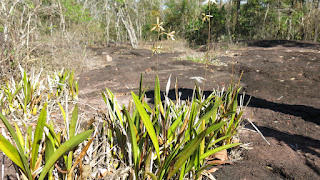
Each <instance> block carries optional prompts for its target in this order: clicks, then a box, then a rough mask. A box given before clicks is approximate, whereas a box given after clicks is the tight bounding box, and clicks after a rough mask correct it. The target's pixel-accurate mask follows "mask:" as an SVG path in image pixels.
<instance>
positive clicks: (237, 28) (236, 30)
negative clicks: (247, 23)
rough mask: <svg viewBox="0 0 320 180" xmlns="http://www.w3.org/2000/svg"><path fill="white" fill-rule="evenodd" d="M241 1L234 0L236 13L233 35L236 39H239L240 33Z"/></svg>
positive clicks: (234, 14)
mask: <svg viewBox="0 0 320 180" xmlns="http://www.w3.org/2000/svg"><path fill="white" fill-rule="evenodd" d="M240 1H241V0H234V6H235V7H234V13H233V35H234V37H235V40H236V41H237V40H238V35H239V33H240V24H239V15H240Z"/></svg>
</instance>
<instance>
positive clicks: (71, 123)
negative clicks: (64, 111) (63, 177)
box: [67, 104, 78, 170]
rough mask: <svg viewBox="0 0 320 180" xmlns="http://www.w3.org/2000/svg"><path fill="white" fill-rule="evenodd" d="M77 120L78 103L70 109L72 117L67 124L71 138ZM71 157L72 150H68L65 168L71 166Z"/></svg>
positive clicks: (74, 132)
mask: <svg viewBox="0 0 320 180" xmlns="http://www.w3.org/2000/svg"><path fill="white" fill-rule="evenodd" d="M77 121H78V105H77V104H76V105H75V107H74V109H73V111H72V117H71V122H70V126H69V138H72V137H73V136H74V135H75V134H76V126H77ZM72 158H73V151H70V152H69V154H68V161H67V170H70V168H71V166H72Z"/></svg>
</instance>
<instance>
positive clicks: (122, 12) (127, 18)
mask: <svg viewBox="0 0 320 180" xmlns="http://www.w3.org/2000/svg"><path fill="white" fill-rule="evenodd" d="M118 16H119V18H120V19H121V21H122V23H123V24H124V26H125V28H126V30H127V33H128V35H129V39H130V43H131V45H132V47H133V48H135V49H136V48H138V39H137V36H136V32H135V30H134V28H133V25H132V21H131V19H130V16H129V14H128V13H125V10H124V9H123V8H122V7H119V10H118Z"/></svg>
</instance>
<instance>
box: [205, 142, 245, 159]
mask: <svg viewBox="0 0 320 180" xmlns="http://www.w3.org/2000/svg"><path fill="white" fill-rule="evenodd" d="M240 144H241V143H234V144H227V145H224V146H220V147H217V148H215V149H212V150H209V151H207V152H205V153H204V154H202V155H201V156H200V160H202V159H204V158H206V157H208V156H210V155H212V154H214V153H217V152H219V151H222V150H224V149H230V148H233V147H235V146H239V145H240Z"/></svg>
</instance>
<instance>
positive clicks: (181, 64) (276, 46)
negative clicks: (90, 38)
mask: <svg viewBox="0 0 320 180" xmlns="http://www.w3.org/2000/svg"><path fill="white" fill-rule="evenodd" d="M247 44H248V46H246V47H245V48H239V49H237V50H233V51H230V50H229V51H226V53H225V54H223V55H220V56H219V57H215V59H214V60H219V61H220V62H222V63H226V64H227V65H228V66H214V65H209V66H208V71H207V80H206V86H205V91H208V92H210V91H212V89H213V88H220V89H221V88H222V87H223V86H227V85H228V84H229V83H230V77H231V74H232V71H233V72H234V73H233V74H234V79H236V80H237V79H238V78H239V76H240V74H241V72H242V71H243V72H244V74H243V77H242V79H241V85H242V86H243V92H245V94H246V99H247V100H248V99H249V97H251V101H250V103H249V106H248V107H247V109H246V113H245V117H246V118H250V119H251V121H253V122H254V124H255V125H256V126H257V127H258V128H259V129H260V131H261V132H262V133H263V135H264V136H265V137H266V139H267V140H268V141H269V142H270V145H268V144H267V143H266V142H265V141H264V140H263V139H262V137H261V136H260V135H259V134H258V133H257V132H254V131H250V130H246V129H250V127H247V128H246V129H245V130H242V131H241V133H240V135H241V141H242V142H243V143H251V147H252V148H253V149H252V150H244V151H243V153H242V155H241V156H242V158H243V159H242V160H240V161H237V162H235V163H233V164H232V165H220V166H218V168H219V170H218V171H216V172H214V173H213V175H214V176H215V177H216V178H217V179H320V94H319V93H320V44H316V43H309V42H297V41H255V42H249V43H247ZM95 51H96V53H97V56H101V58H103V57H102V56H103V54H108V55H110V56H111V57H112V58H113V60H112V62H110V63H108V64H107V65H106V66H105V67H102V68H100V69H95V70H92V71H89V72H84V73H82V74H81V75H80V77H79V79H80V89H81V90H82V95H81V98H82V101H83V102H85V103H89V104H91V105H93V106H98V107H100V108H103V102H102V98H101V97H100V93H101V91H103V90H104V89H105V88H106V87H107V88H109V89H111V90H112V91H113V92H115V93H116V95H117V97H118V98H119V99H120V102H121V103H123V104H125V105H127V104H128V100H130V91H137V90H138V87H139V80H140V74H141V73H142V74H143V77H144V84H145V85H147V84H148V83H150V86H149V89H150V92H149V93H147V94H148V96H149V98H151V96H152V93H151V92H152V88H153V82H154V78H155V76H156V74H157V73H158V75H159V78H160V82H161V85H162V88H165V85H166V82H167V80H168V77H169V76H170V75H171V82H172V83H171V87H172V89H173V88H174V82H175V79H177V80H178V85H179V88H180V89H179V90H180V91H181V92H182V94H183V98H185V99H186V98H187V97H188V96H190V95H191V93H192V90H193V88H194V83H195V81H194V80H193V77H204V72H205V65H204V64H201V63H194V62H191V61H181V60H178V56H179V54H177V53H170V54H167V53H163V54H160V55H159V59H158V62H159V65H158V72H157V64H156V62H157V60H156V56H152V55H151V51H150V50H140V49H135V50H133V49H130V48H127V47H106V48H99V49H95ZM233 58H234V60H233ZM232 64H234V68H232ZM198 84H199V83H198ZM199 85H201V86H202V84H199ZM150 102H152V101H150Z"/></svg>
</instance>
